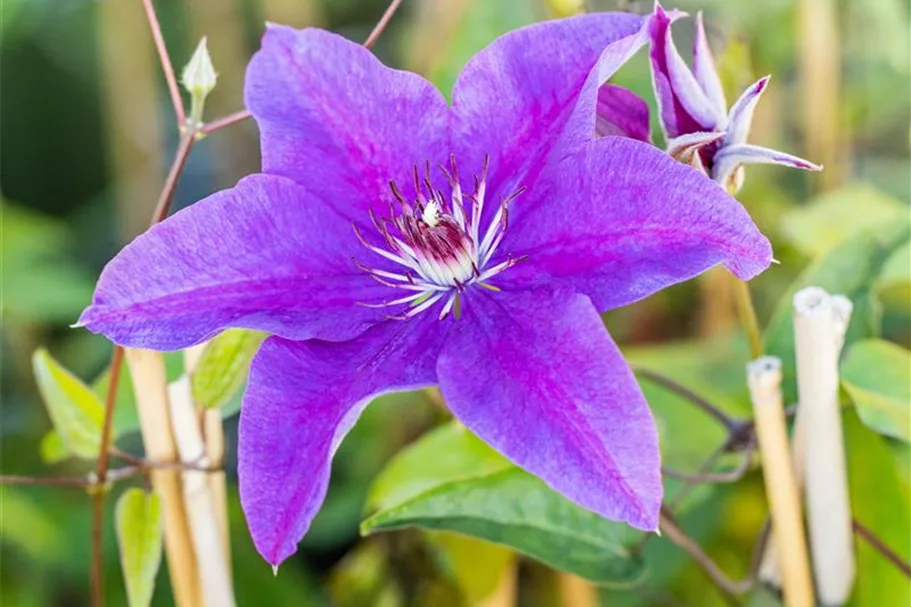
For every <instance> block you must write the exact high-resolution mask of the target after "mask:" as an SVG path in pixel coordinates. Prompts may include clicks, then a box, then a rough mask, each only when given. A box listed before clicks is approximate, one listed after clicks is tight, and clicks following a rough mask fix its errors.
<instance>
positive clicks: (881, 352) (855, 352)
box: [841, 339, 911, 443]
mask: <svg viewBox="0 0 911 607" xmlns="http://www.w3.org/2000/svg"><path fill="white" fill-rule="evenodd" d="M841 383H842V386H844V388H845V390H846V391H847V393H848V395H849V396H850V397H851V399H852V400H853V401H854V404H855V405H856V406H857V414H858V416H860V419H861V421H863V422H864V424H866V425H867V426H869V427H870V428H872V429H873V430H876V431H877V432H879V433H880V434H884V435H886V436H891V437H893V438H898V439H901V440H902V441H904V442H906V443H908V442H911V353H909V352H908V350H906V349H905V348H902V347H901V346H897V345H895V344H893V343H889V342H887V341H883V340H881V339H868V340H864V341H859V342H857V343H855V344H854V345H853V346H851V348H850V349H849V350H848V353H847V355H846V356H845V359H844V361H842V364H841Z"/></svg>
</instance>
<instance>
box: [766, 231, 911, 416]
mask: <svg viewBox="0 0 911 607" xmlns="http://www.w3.org/2000/svg"><path fill="white" fill-rule="evenodd" d="M908 235H909V228H908V226H907V225H906V223H898V224H888V225H882V226H879V227H878V228H877V229H876V230H871V231H867V232H863V233H861V234H858V235H857V236H855V237H853V238H850V239H849V240H847V241H845V242H844V243H842V244H841V245H839V246H837V247H835V248H834V249H832V250H831V251H829V252H828V253H827V254H826V255H824V256H823V257H821V258H819V259H818V260H817V261H816V262H814V263H813V264H811V265H810V267H808V268H807V269H806V270H804V272H803V273H802V274H801V275H800V276H799V277H798V278H797V280H796V281H795V282H794V283H793V284H792V285H791V288H790V289H788V292H787V293H786V294H785V295H784V297H782V299H781V301H780V302H779V303H778V307H777V309H776V310H775V313H774V314H773V316H772V319H771V321H770V322H769V325H768V328H767V329H766V333H765V336H764V339H765V348H766V351H767V352H768V353H769V354H772V355H775V356H778V357H780V358H781V359H782V361H783V363H784V382H783V384H782V389H783V392H784V397H785V402H786V403H793V402H794V401H795V400H796V394H797V390H796V384H795V379H794V378H795V373H794V328H793V323H794V312H793V299H794V294H795V293H796V292H797V291H799V290H800V289H802V288H804V287H807V286H811V285H812V286H817V287H822V288H823V289H825V290H827V291H828V292H830V293H833V294H836V293H838V294H843V295H845V296H847V297H848V298H849V299H850V300H851V301H852V302H853V304H854V312H853V313H852V314H851V324H850V326H849V327H848V332H847V334H846V335H845V348H847V347H849V346H850V344H852V343H853V342H855V341H857V340H859V339H865V338H868V337H878V336H879V334H880V331H881V326H880V325H881V320H882V314H881V311H880V305H879V301H878V299H877V298H876V296H875V293H874V284H875V282H876V279H877V277H878V276H879V274H880V272H881V270H882V268H883V267H884V265H885V263H886V261H887V260H888V259H889V258H890V257H891V256H892V254H893V253H894V252H895V251H896V250H897V249H899V248H900V247H901V246H903V245H904V243H905V242H907V240H908Z"/></svg>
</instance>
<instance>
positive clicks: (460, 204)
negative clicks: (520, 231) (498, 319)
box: [358, 162, 524, 319]
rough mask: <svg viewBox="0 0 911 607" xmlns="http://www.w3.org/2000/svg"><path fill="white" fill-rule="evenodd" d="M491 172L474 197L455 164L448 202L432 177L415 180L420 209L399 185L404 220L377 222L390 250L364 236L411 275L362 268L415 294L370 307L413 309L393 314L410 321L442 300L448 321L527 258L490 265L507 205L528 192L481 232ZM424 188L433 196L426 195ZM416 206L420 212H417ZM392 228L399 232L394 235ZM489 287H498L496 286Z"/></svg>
mask: <svg viewBox="0 0 911 607" xmlns="http://www.w3.org/2000/svg"><path fill="white" fill-rule="evenodd" d="M486 169H487V166H486V163H485V166H484V171H483V174H482V176H481V177H480V179H476V180H475V185H476V188H475V192H474V194H472V195H468V194H466V193H465V192H463V191H462V188H461V185H460V184H459V178H458V171H457V169H456V166H455V162H453V164H452V170H453V173H452V174H451V175H450V174H449V173H447V176H448V177H449V179H450V185H451V186H452V193H451V197H450V199H449V200H446V199H444V198H443V194H442V193H441V192H439V191H435V190H433V189H432V187H433V186H432V184H431V183H430V178H429V176H428V178H427V179H426V180H425V181H424V182H423V183H424V187H423V188H422V187H421V186H420V185H419V182H418V179H417V176H415V188H416V189H417V190H418V192H417V196H416V198H415V200H414V206H411V205H409V204H408V203H407V202H406V201H405V200H404V199H403V197H402V195H401V194H400V193H399V192H398V190H397V189H395V188H394V186H393V193H394V195H395V196H396V198H397V199H398V200H399V201H400V202H401V203H402V205H403V212H402V214H401V215H400V216H399V217H398V218H394V217H391V218H389V220H384V221H382V222H378V220H376V219H374V225H375V226H376V227H377V230H379V232H380V235H381V236H382V237H383V239H384V240H385V243H384V246H376V245H372V244H370V243H368V242H367V241H365V240H364V239H363V237H361V236H360V233H359V232H358V237H359V238H360V239H361V242H363V244H364V245H365V246H366V247H367V249H369V250H370V251H372V252H374V253H376V254H378V255H381V256H382V257H384V258H386V259H388V260H390V261H392V262H395V263H396V264H398V265H400V266H404V267H405V268H407V269H408V270H411V272H402V273H399V272H395V271H388V270H380V269H374V268H369V267H365V266H361V265H360V263H358V265H359V266H360V267H361V268H362V269H363V270H364V271H366V272H368V273H369V274H370V275H371V276H372V277H373V278H374V280H376V281H378V282H380V283H381V284H383V285H386V286H389V287H390V288H395V289H403V290H405V291H410V292H411V294H408V295H407V296H404V297H398V298H391V299H390V300H389V301H385V302H380V303H372V304H364V305H365V306H367V307H373V308H384V307H390V306H397V305H409V307H408V309H407V310H404V311H403V312H401V313H400V314H398V315H394V316H390V318H399V319H405V318H411V317H413V316H415V315H417V314H419V313H421V312H423V311H424V310H427V309H428V308H430V307H431V306H434V305H436V304H437V303H439V302H441V301H442V302H443V304H442V308H441V310H440V313H439V318H440V319H444V318H446V317H447V316H448V315H449V314H450V313H452V311H453V308H454V306H455V305H456V302H457V300H458V297H459V293H460V292H462V291H463V290H465V289H466V288H467V287H469V286H470V285H472V284H474V283H476V282H478V283H480V282H483V281H486V280H487V279H488V278H491V277H492V276H494V275H496V274H499V273H500V272H502V271H503V270H506V269H507V268H510V267H512V266H513V265H515V264H516V263H518V262H519V261H521V259H524V257H523V258H519V259H516V258H507V259H506V260H505V261H502V262H500V263H498V264H497V265H496V266H493V267H485V266H487V264H488V262H489V261H490V260H491V259H492V258H493V257H494V253H495V251H496V249H497V247H498V246H499V245H500V243H501V242H502V240H503V235H504V233H505V231H506V225H507V221H506V208H505V205H506V204H507V202H508V201H509V200H512V199H513V198H515V196H517V195H518V194H520V193H521V191H522V190H518V191H517V192H515V193H514V194H513V195H512V196H510V197H508V198H506V199H504V200H503V201H502V203H501V206H500V208H499V209H497V212H496V213H495V214H494V217H493V220H492V221H491V222H490V225H489V226H488V227H487V229H486V230H485V233H484V234H483V235H481V234H479V228H480V224H481V217H482V215H483V212H484V204H485V200H484V198H485V189H486V183H485V182H486V179H485V177H486V172H487V171H486ZM444 172H445V170H444ZM415 175H417V174H415ZM424 189H426V190H427V192H428V193H429V194H430V195H429V196H426V195H425V193H424V191H422V190H424ZM523 189H524V188H523ZM415 207H416V208H417V209H419V212H415V211H413V210H412V209H415ZM389 228H392V229H393V230H394V231H393V232H392V233H390V231H389ZM396 228H397V229H396ZM384 279H388V280H389V281H391V282H387V281H386V280H384ZM483 286H489V287H490V288H493V289H495V287H494V286H492V285H483ZM495 290H496V289H495Z"/></svg>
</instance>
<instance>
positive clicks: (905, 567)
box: [852, 519, 911, 578]
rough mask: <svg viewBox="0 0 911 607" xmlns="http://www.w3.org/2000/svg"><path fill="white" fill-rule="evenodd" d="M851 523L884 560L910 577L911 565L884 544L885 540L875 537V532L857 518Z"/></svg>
mask: <svg viewBox="0 0 911 607" xmlns="http://www.w3.org/2000/svg"><path fill="white" fill-rule="evenodd" d="M852 525H853V527H854V531H855V532H856V533H857V535H858V536H860V537H861V538H863V539H864V540H865V541H866V542H867V543H868V544H870V546H872V547H873V549H874V550H876V551H877V552H879V553H880V554H881V555H883V557H885V558H886V560H888V561H889V562H890V563H892V564H893V565H895V566H896V567H897V568H898V570H899V571H901V572H902V573H904V574H905V576H907V577H909V578H911V565H909V564H908V563H906V562H904V561H903V560H902V559H901V557H900V556H898V555H897V554H895V552H894V551H893V550H892V549H891V548H889V547H888V546H886V544H885V542H883V541H882V540H881V539H879V537H877V536H876V534H875V533H873V532H872V531H871V530H870V529H867V528H866V527H865V526H863V525H862V524H861V523H859V522H858V521H857V519H854V520H853V521H852Z"/></svg>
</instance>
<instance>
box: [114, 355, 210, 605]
mask: <svg viewBox="0 0 911 607" xmlns="http://www.w3.org/2000/svg"><path fill="white" fill-rule="evenodd" d="M124 357H125V359H126V363H127V365H128V366H129V368H130V375H131V376H132V379H133V390H134V392H135V394H136V408H137V411H138V414H139V426H140V432H141V433H142V442H143V445H144V446H145V452H146V456H147V457H148V458H150V459H153V460H155V461H160V462H176V461H177V446H176V444H175V442H174V438H173V435H172V434H171V419H170V414H169V405H168V393H167V385H168V384H167V376H166V374H165V367H164V359H163V358H162V355H161V353H160V352H152V351H150V350H134V349H131V348H126V349H125V350H124ZM151 479H152V488H153V490H154V491H155V492H156V493H157V494H158V495H159V496H160V497H161V501H162V510H163V514H164V546H165V553H166V555H167V561H168V572H169V574H170V577H171V587H172V590H173V593H174V601H175V602H176V603H177V605H178V607H196V606H197V605H201V604H202V595H201V594H200V588H199V577H198V575H197V564H196V554H195V552H194V551H193V543H192V539H191V536H190V529H189V524H188V522H187V516H186V511H185V510H184V505H183V497H182V495H181V484H180V476H179V475H178V472H177V471H176V470H164V469H158V470H153V471H152V474H151Z"/></svg>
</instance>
